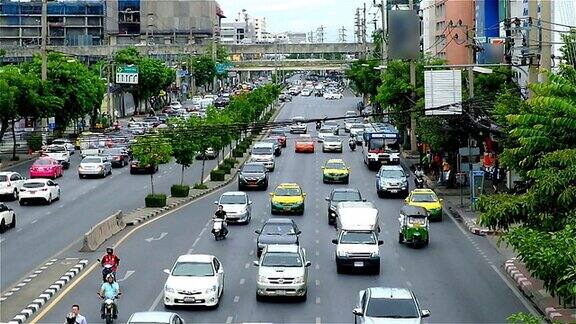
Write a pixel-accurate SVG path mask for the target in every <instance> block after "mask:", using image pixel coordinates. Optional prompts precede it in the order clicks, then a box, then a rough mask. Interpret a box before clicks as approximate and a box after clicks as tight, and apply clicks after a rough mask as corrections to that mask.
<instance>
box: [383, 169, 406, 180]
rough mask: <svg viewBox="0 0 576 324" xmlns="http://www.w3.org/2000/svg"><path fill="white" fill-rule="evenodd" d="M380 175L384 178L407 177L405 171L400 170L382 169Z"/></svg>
mask: <svg viewBox="0 0 576 324" xmlns="http://www.w3.org/2000/svg"><path fill="white" fill-rule="evenodd" d="M380 177H382V178H403V177H405V175H404V172H402V171H400V170H382V171H380Z"/></svg>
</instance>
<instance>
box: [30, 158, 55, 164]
mask: <svg viewBox="0 0 576 324" xmlns="http://www.w3.org/2000/svg"><path fill="white" fill-rule="evenodd" d="M51 164H52V160H50V159H38V160H36V162H34V165H51Z"/></svg>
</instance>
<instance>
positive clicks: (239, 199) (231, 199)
mask: <svg viewBox="0 0 576 324" xmlns="http://www.w3.org/2000/svg"><path fill="white" fill-rule="evenodd" d="M220 203H221V204H246V196H244V195H222V197H220Z"/></svg>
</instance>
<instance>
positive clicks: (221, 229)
mask: <svg viewBox="0 0 576 324" xmlns="http://www.w3.org/2000/svg"><path fill="white" fill-rule="evenodd" d="M212 234H214V239H215V240H216V241H219V240H223V239H225V238H226V235H228V228H226V221H225V220H223V219H221V218H214V219H213V225H212Z"/></svg>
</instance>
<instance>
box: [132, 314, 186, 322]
mask: <svg viewBox="0 0 576 324" xmlns="http://www.w3.org/2000/svg"><path fill="white" fill-rule="evenodd" d="M126 323H127V324H185V323H186V322H185V321H184V319H182V317H180V315H178V314H176V313H170V312H136V313H134V314H132V315H131V316H130V318H129V319H128V322H126Z"/></svg>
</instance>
